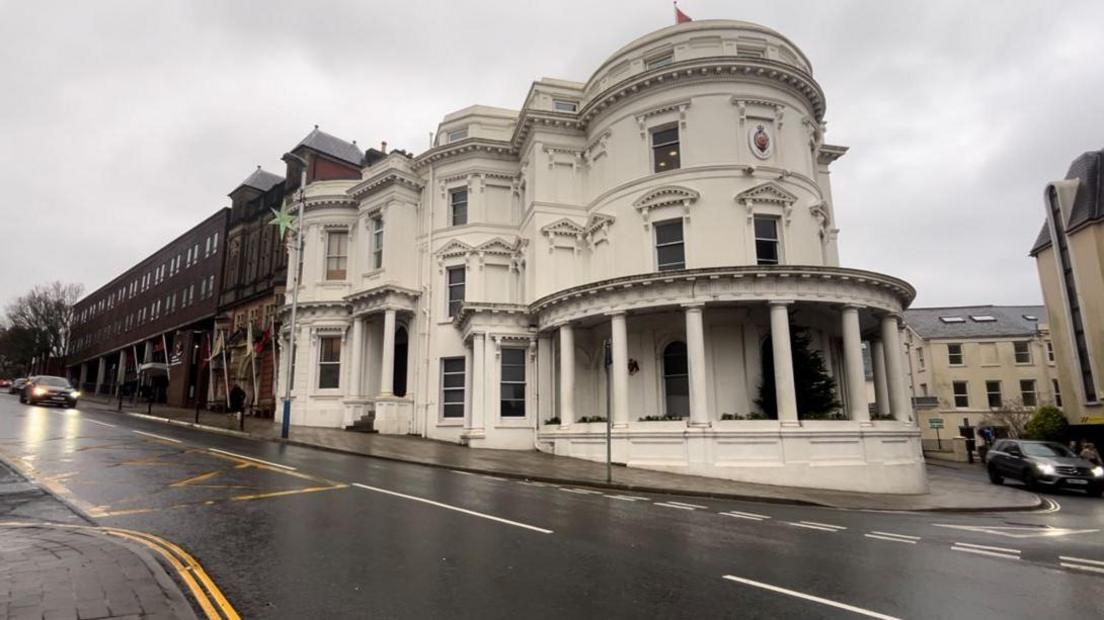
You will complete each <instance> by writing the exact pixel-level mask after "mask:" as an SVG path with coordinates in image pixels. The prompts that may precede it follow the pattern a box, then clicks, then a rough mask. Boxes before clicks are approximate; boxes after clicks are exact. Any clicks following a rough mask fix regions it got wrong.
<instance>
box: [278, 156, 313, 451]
mask: <svg viewBox="0 0 1104 620" xmlns="http://www.w3.org/2000/svg"><path fill="white" fill-rule="evenodd" d="M281 159H283V160H284V161H285V162H288V163H290V162H293V161H294V162H296V163H298V164H299V208H298V209H297V213H296V217H295V222H296V225H295V265H291V264H290V261H289V264H288V275H289V277H288V281H289V283H290V284H291V324H290V325H289V326H288V342H289V346H288V376H287V382H286V385H285V386H284V416H283V417H284V419H283V424H282V425H281V427H280V437H282V438H284V439H287V437H288V431H289V430H291V378H292V372H291V370H292V366H293V364H294V363H295V340H296V335H297V334H296V333H295V318H296V317H295V313H296V310H297V309H298V306H299V265H300V263H302V261H303V203H305V202H306V201H307V160H305V159H303V158H302V157H299V156H298V155H296V154H295V153H284V156H283V157H282V158H281Z"/></svg>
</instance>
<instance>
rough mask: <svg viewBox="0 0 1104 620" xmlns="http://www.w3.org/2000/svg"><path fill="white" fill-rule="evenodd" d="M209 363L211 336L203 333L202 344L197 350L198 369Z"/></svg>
mask: <svg viewBox="0 0 1104 620" xmlns="http://www.w3.org/2000/svg"><path fill="white" fill-rule="evenodd" d="M210 361H211V334H208V333H206V332H204V333H203V344H202V345H200V348H199V367H200V368H203V367H204V366H206V365H207V362H210Z"/></svg>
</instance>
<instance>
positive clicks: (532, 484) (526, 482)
mask: <svg viewBox="0 0 1104 620" xmlns="http://www.w3.org/2000/svg"><path fill="white" fill-rule="evenodd" d="M453 471H455V470H453ZM456 473H458V474H459V473H462V472H456ZM516 482H517V483H518V484H524V485H525V486H527V487H546V486H550V485H549V484H548V483H545V482H537V481H536V480H517V481H516Z"/></svg>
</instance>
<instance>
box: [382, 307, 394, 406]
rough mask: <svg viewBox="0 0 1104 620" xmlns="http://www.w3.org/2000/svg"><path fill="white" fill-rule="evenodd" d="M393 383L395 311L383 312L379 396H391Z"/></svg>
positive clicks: (389, 309) (390, 309)
mask: <svg viewBox="0 0 1104 620" xmlns="http://www.w3.org/2000/svg"><path fill="white" fill-rule="evenodd" d="M394 383H395V310H394V309H392V308H388V309H387V310H385V311H384V312H383V351H382V352H381V353H380V387H379V395H380V396H391V390H392V388H393V387H394Z"/></svg>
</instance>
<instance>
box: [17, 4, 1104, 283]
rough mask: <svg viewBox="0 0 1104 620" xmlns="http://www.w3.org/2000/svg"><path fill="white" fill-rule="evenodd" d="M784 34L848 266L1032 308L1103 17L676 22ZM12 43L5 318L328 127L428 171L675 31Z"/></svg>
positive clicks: (192, 20)
mask: <svg viewBox="0 0 1104 620" xmlns="http://www.w3.org/2000/svg"><path fill="white" fill-rule="evenodd" d="M680 6H681V7H682V8H683V9H684V10H685V11H687V12H688V13H689V14H690V15H691V16H693V17H695V18H697V19H705V18H713V17H718V18H720V17H723V18H736V19H745V20H748V21H755V22H759V23H763V24H765V25H768V26H771V27H773V28H776V29H778V30H779V31H781V32H783V33H784V34H786V35H787V36H789V37H790V38H791V39H792V40H793V41H794V42H795V43H796V44H797V45H799V46H800V47H801V48H802V49H803V50H804V51H805V52H806V54H807V55H808V56H809V57H810V59H811V60H812V62H813V67H814V71H815V73H816V77H817V79H818V80H819V81H820V82H821V84H822V86H823V87H824V89H825V91H826V94H827V97H828V120H829V133H828V140H829V141H830V142H833V143H839V144H844V145H848V146H850V147H852V150H851V152H850V153H849V154H848V155H847V156H846V157H844V158H843V159H842V160H841V161H840V162H838V163H837V164H836V166H835V169H834V174H833V179H832V182H833V191H834V195H835V201H836V210H837V215H838V218H839V225H840V227H841V229H842V233H841V238H840V242H841V249H842V259H843V262H844V264H846V265H850V266H856V267H865V268H872V269H877V270H879V271H884V272H887V273H891V274H895V275H898V276H901V277H904V278H906V279H908V280H910V281H911V282H912V283H913V284H915V285H916V287H917V288H918V290H919V291H920V295H919V299H918V303H921V304H969V303H986V302H994V303H1032V302H1036V301H1038V300H1039V298H1040V293H1039V290H1038V283H1037V277H1036V274H1035V266H1034V263H1033V261H1031V260H1030V259H1029V258H1027V257H1026V252H1027V249H1028V247H1029V246H1030V243H1031V241H1032V240H1033V238H1034V235H1035V233H1036V232H1037V230H1038V227H1039V225H1040V223H1041V221H1042V217H1043V214H1042V205H1041V192H1042V187H1043V184H1044V183H1045V182H1046V181H1048V180H1051V179H1054V178H1058V177H1060V176H1062V175H1063V174H1064V172H1065V169H1066V166H1067V165H1068V163H1069V161H1070V160H1071V159H1072V158H1073V157H1074V156H1076V155H1077V154H1079V153H1080V152H1082V151H1084V150H1088V149H1091V148H1099V147H1100V146H1101V144H1100V143H1101V141H1102V136H1104V131H1102V129H1104V114H1102V113H1101V112H1100V109H1101V108H1100V106H1099V105H1098V104H1096V103H1095V102H1097V101H1099V100H1100V98H1101V95H1102V94H1104V73H1102V72H1100V71H1099V70H1098V69H1097V67H1096V65H1097V64H1098V63H1097V62H1096V59H1099V58H1100V57H1102V56H1104V54H1102V52H1104V40H1102V39H1101V38H1100V37H1099V28H1100V24H1101V23H1102V18H1104V5H1100V4H1099V3H1095V2H1088V1H1085V2H1065V3H1061V4H1055V3H1052V2H1041V1H1040V2H1015V3H1010V2H995V1H990V2H977V3H972V4H968V5H966V4H964V3H962V2H912V3H887V2H878V1H874V0H870V1H866V2H860V1H851V2H842V3H841V2H833V3H809V2H799V1H790V2H759V1H757V2H750V1H742V2H731V1H724V0H683V2H682V3H681V4H680ZM4 14H5V20H4V22H3V23H2V24H0V37H3V40H4V41H5V46H4V47H3V48H0V67H2V68H0V72H2V75H0V77H2V78H3V83H4V84H5V88H6V91H7V92H8V93H10V95H9V96H6V97H4V98H3V99H0V136H3V145H4V148H3V149H0V183H2V187H4V188H5V192H4V193H3V195H2V197H0V217H2V218H3V221H4V222H5V223H7V224H8V225H9V226H11V227H13V230H14V228H15V227H17V226H20V225H21V223H23V222H26V221H27V220H29V219H34V220H36V221H38V220H41V221H45V222H49V226H50V233H49V240H50V241H53V242H56V243H52V244H51V243H46V242H45V241H44V240H43V239H41V238H35V237H32V236H30V235H18V234H16V235H9V236H8V237H7V239H6V240H5V242H4V243H3V245H2V246H0V248H2V249H0V259H3V265H4V266H5V269H4V270H2V271H0V302H4V301H7V300H10V299H11V298H13V297H15V296H16V295H18V294H21V293H22V292H23V291H24V290H25V289H27V288H29V287H30V286H31V285H33V284H34V283H36V282H41V281H46V280H53V279H62V280H68V281H78V282H83V283H84V284H85V285H86V286H87V287H88V288H89V289H91V288H95V287H97V286H99V285H101V284H103V283H104V282H106V281H108V280H109V279H110V278H112V277H114V276H115V275H117V274H118V273H119V272H120V271H122V270H123V269H125V268H127V267H128V266H130V265H131V264H133V263H134V262H136V261H138V260H140V259H141V258H142V257H144V256H146V255H147V254H148V253H150V252H152V251H154V250H155V249H156V248H158V247H160V246H161V245H162V244H163V243H165V242H167V241H168V240H169V239H171V238H172V237H174V236H176V235H177V234H179V233H180V232H182V231H184V230H185V229H187V228H188V227H190V226H192V225H193V224H195V223H196V222H198V221H200V220H201V219H203V218H204V217H205V216H207V215H208V214H210V213H211V212H213V211H214V210H215V209H217V208H218V207H220V206H222V205H225V204H226V202H227V200H226V197H225V195H226V193H227V192H228V191H229V190H231V189H233V187H234V186H236V184H237V183H238V182H240V181H241V180H242V179H243V178H244V177H245V176H246V175H248V174H249V172H250V171H251V170H252V169H253V167H254V166H255V165H257V164H261V165H264V166H265V167H266V168H268V169H269V170H272V171H275V172H280V171H281V170H282V168H281V165H280V162H279V156H280V154H281V153H283V152H284V150H286V149H287V148H288V147H290V146H292V145H293V144H295V142H296V141H298V140H299V139H300V138H301V137H302V136H303V135H305V134H306V133H307V131H309V129H310V128H311V126H312V125H313V124H315V123H318V124H320V125H322V127H323V128H324V129H326V130H327V131H330V132H331V133H334V134H336V135H339V136H342V137H347V138H349V139H357V140H358V141H359V142H360V143H361V144H362V145H365V146H367V145H374V144H376V143H378V142H379V141H380V140H387V141H388V143H389V144H390V145H392V146H394V147H398V148H407V149H411V150H414V151H420V150H422V149H424V148H425V147H426V145H427V132H429V131H432V130H434V129H435V128H436V125H437V123H438V122H439V120H440V119H441V117H442V116H443V115H444V114H446V113H448V112H450V111H452V110H455V109H458V108H461V107H465V106H467V105H470V104H473V103H483V104H487V105H496V106H504V107H512V108H516V107H517V106H519V105H520V104H521V103H522V99H523V97H524V96H525V93H526V91H527V89H528V87H529V84H530V83H531V81H532V80H534V79H538V78H540V77H542V76H551V77H560V78H565V79H573V80H585V79H587V77H589V73H590V71H591V70H593V69H594V68H595V67H596V66H597V65H598V64H599V63H601V62H602V60H604V59H605V58H606V56H608V55H609V54H610V53H612V52H613V51H614V50H616V49H617V48H618V47H620V46H621V45H623V44H625V43H627V42H628V41H630V40H631V39H633V38H635V37H637V36H639V35H641V34H644V33H645V32H647V31H650V30H653V29H656V28H660V27H663V26H666V25H669V24H670V23H671V22H672V16H671V8H670V5H669V4H667V3H666V2H655V3H642V2H639V1H630V0H624V1H621V2H583V1H577V0H562V1H560V2H556V3H540V2H500V3H492V2H428V1H414V2H388V3H384V2H354V1H349V2H310V3H306V2H290V1H286V0H284V1H276V2H193V3H185V2H161V3H148V2H137V1H133V2H123V1H116V2H103V1H98V2H94V3H91V2H89V3H72V2H69V3H61V2H56V3H55V2H36V3H8V4H7V5H6V6H5V7H4Z"/></svg>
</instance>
